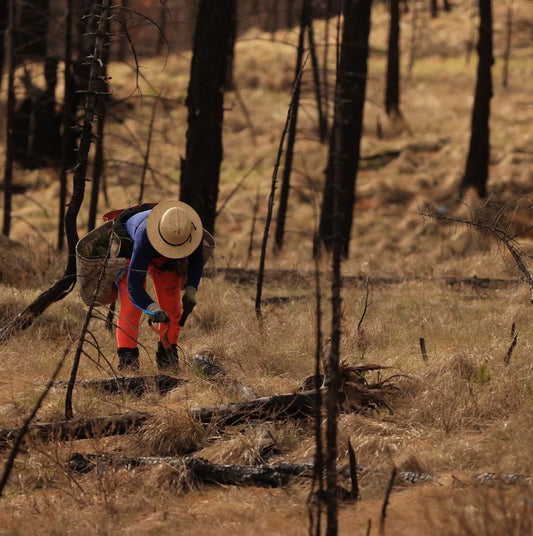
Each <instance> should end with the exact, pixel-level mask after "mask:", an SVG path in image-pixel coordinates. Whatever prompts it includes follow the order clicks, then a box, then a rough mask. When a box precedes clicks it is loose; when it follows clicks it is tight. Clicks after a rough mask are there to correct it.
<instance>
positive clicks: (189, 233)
mask: <svg viewBox="0 0 533 536" xmlns="http://www.w3.org/2000/svg"><path fill="white" fill-rule="evenodd" d="M146 233H147V234H148V240H149V241H150V244H152V246H153V247H154V249H155V250H156V251H157V252H158V253H160V254H161V255H163V257H167V258H169V259H183V258H184V257H188V256H189V255H190V254H191V253H192V252H193V251H194V250H195V249H196V248H197V247H198V246H199V245H200V242H201V241H202V235H203V227H202V221H201V220H200V216H198V214H197V213H196V211H195V210H194V209H193V208H192V207H190V206H189V205H187V204H186V203H183V202H181V201H161V203H158V204H157V205H156V206H155V207H154V208H153V209H152V212H150V214H149V215H148V218H147V219H146Z"/></svg>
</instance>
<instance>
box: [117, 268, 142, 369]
mask: <svg viewBox="0 0 533 536" xmlns="http://www.w3.org/2000/svg"><path fill="white" fill-rule="evenodd" d="M127 280H128V272H127V271H126V273H125V274H124V277H123V278H122V279H121V281H120V282H119V284H118V285H119V299H120V311H119V314H118V319H117V329H116V338H117V353H118V357H119V364H118V369H119V370H123V369H125V368H131V369H133V370H139V349H138V348H137V339H138V337H139V322H140V320H141V314H142V311H141V310H140V309H139V308H138V307H135V305H133V303H132V301H131V300H130V299H129V297H128V283H127Z"/></svg>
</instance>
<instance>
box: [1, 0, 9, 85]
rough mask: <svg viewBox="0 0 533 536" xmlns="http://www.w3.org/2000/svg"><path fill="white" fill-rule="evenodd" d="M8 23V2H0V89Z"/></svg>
mask: <svg viewBox="0 0 533 536" xmlns="http://www.w3.org/2000/svg"><path fill="white" fill-rule="evenodd" d="M8 24H9V2H8V1H7V2H1V3H0V90H1V89H2V76H1V75H2V74H3V72H4V56H5V52H6V50H5V35H6V30H7V27H8Z"/></svg>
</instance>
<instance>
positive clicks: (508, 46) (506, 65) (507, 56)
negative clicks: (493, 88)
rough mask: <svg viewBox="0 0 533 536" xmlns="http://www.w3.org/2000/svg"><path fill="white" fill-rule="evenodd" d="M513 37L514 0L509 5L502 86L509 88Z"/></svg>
mask: <svg viewBox="0 0 533 536" xmlns="http://www.w3.org/2000/svg"><path fill="white" fill-rule="evenodd" d="M512 35H513V0H509V3H508V5H507V20H506V23H505V49H504V51H503V70H502V86H503V87H504V88H507V85H508V82H509V60H510V58H511V37H512Z"/></svg>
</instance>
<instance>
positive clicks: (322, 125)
mask: <svg viewBox="0 0 533 536" xmlns="http://www.w3.org/2000/svg"><path fill="white" fill-rule="evenodd" d="M313 18H314V17H313V2H310V3H309V16H308V22H307V36H308V38H309V53H310V54H311V63H312V65H313V82H314V88H315V99H316V107H317V112H318V135H319V137H320V141H321V142H322V143H324V142H325V141H326V138H327V135H328V132H327V131H328V124H327V119H326V116H325V114H324V111H323V109H322V91H321V86H320V68H319V65H318V55H317V52H316V42H315V31H314V29H313Z"/></svg>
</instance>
